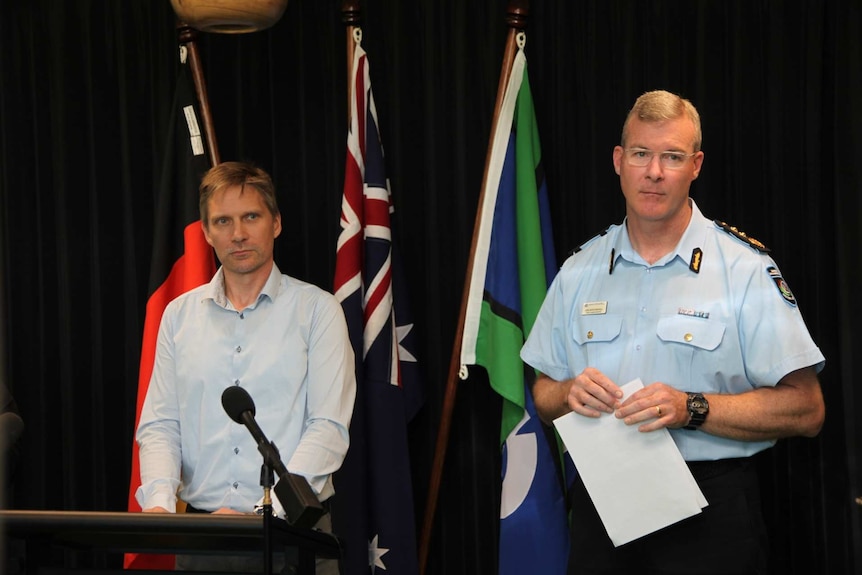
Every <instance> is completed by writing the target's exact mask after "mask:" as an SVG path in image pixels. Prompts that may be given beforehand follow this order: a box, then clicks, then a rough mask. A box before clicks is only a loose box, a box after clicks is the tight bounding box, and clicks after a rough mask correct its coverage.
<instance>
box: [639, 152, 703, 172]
mask: <svg viewBox="0 0 862 575" xmlns="http://www.w3.org/2000/svg"><path fill="white" fill-rule="evenodd" d="M623 152H625V156H626V162H628V164H629V165H630V166H635V167H638V168H645V167H646V166H649V165H650V164H651V163H652V159H653V157H654V156H655V155H656V154H658V161H659V163H660V164H661V167H662V168H665V169H667V170H679V169H681V168H682V167H683V166H684V165H685V162H686V160H688V159H689V158H691V157H694V156H695V154H697V152H695V153H693V154H683V153H682V152H653V151H652V150H645V149H643V148H625V149H624V150H623Z"/></svg>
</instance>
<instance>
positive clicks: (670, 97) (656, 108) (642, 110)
mask: <svg viewBox="0 0 862 575" xmlns="http://www.w3.org/2000/svg"><path fill="white" fill-rule="evenodd" d="M683 115H686V116H688V119H689V120H691V122H692V123H693V124H694V142H692V144H693V146H694V151H695V152H699V151H700V146H701V145H702V144H703V134H702V133H701V130H700V114H698V113H697V108H695V107H694V104H692V103H691V102H690V101H688V100H686V99H685V98H682V97H680V96H677V95H676V94H672V93H671V92H666V91H664V90H654V91H652V92H646V93H645V94H642V95H641V96H640V97H639V98H638V99H637V100H636V101H635V105H634V106H632V109H631V110H630V111H629V114H628V116H626V121H625V123H624V124H623V135H622V142H621V145H622V147H623V148H625V147H626V137H627V136H628V127H629V122H631V120H632V118H635V117H636V118H638V119H639V120H642V121H644V122H662V121H664V120H675V119H677V118H679V117H681V116H683Z"/></svg>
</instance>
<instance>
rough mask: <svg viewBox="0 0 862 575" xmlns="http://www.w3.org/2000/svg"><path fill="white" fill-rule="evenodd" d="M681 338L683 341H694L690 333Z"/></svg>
mask: <svg viewBox="0 0 862 575" xmlns="http://www.w3.org/2000/svg"><path fill="white" fill-rule="evenodd" d="M682 338H683V339H684V340H685V341H691V340H693V339H694V336H693V335H691V334H690V333H687V334H685V335H684V336H682Z"/></svg>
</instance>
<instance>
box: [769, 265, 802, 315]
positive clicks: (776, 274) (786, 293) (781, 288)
mask: <svg viewBox="0 0 862 575" xmlns="http://www.w3.org/2000/svg"><path fill="white" fill-rule="evenodd" d="M766 273H768V274H769V277H771V278H772V281H774V282H775V285H776V287H778V293H780V294H781V297H783V298H784V301H786V302H787V303H789V304H790V305H792V306H793V307H796V298H795V297H794V296H793V292H792V291H790V286H789V285H787V282H786V281H784V278H783V277H781V272H780V271H778V268H776V267H774V266H769V267H768V268H766Z"/></svg>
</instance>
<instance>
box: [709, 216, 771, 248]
mask: <svg viewBox="0 0 862 575" xmlns="http://www.w3.org/2000/svg"><path fill="white" fill-rule="evenodd" d="M713 223H714V224H715V225H716V226H717V227H718V228H720V229H722V230H724V231H725V232H727V233H728V234H730V235H732V236H733V237H735V238H737V239H738V240H741V241H742V242H744V243H746V244H748V245H750V246H751V247H753V248H754V249H756V250H757V251H759V252H762V253H765V254H766V253H769V252H770V251H771V250H770V249H769V248H768V247H766V246H765V245H763V242H761V241H760V240H756V239H754V238H753V237H751V236H749V235H747V234H746V233H745V232H742V231H740V230H738V229H736V228H735V227H734V226H731V225H730V224H727V223H725V222H721V221H719V220H713Z"/></svg>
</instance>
